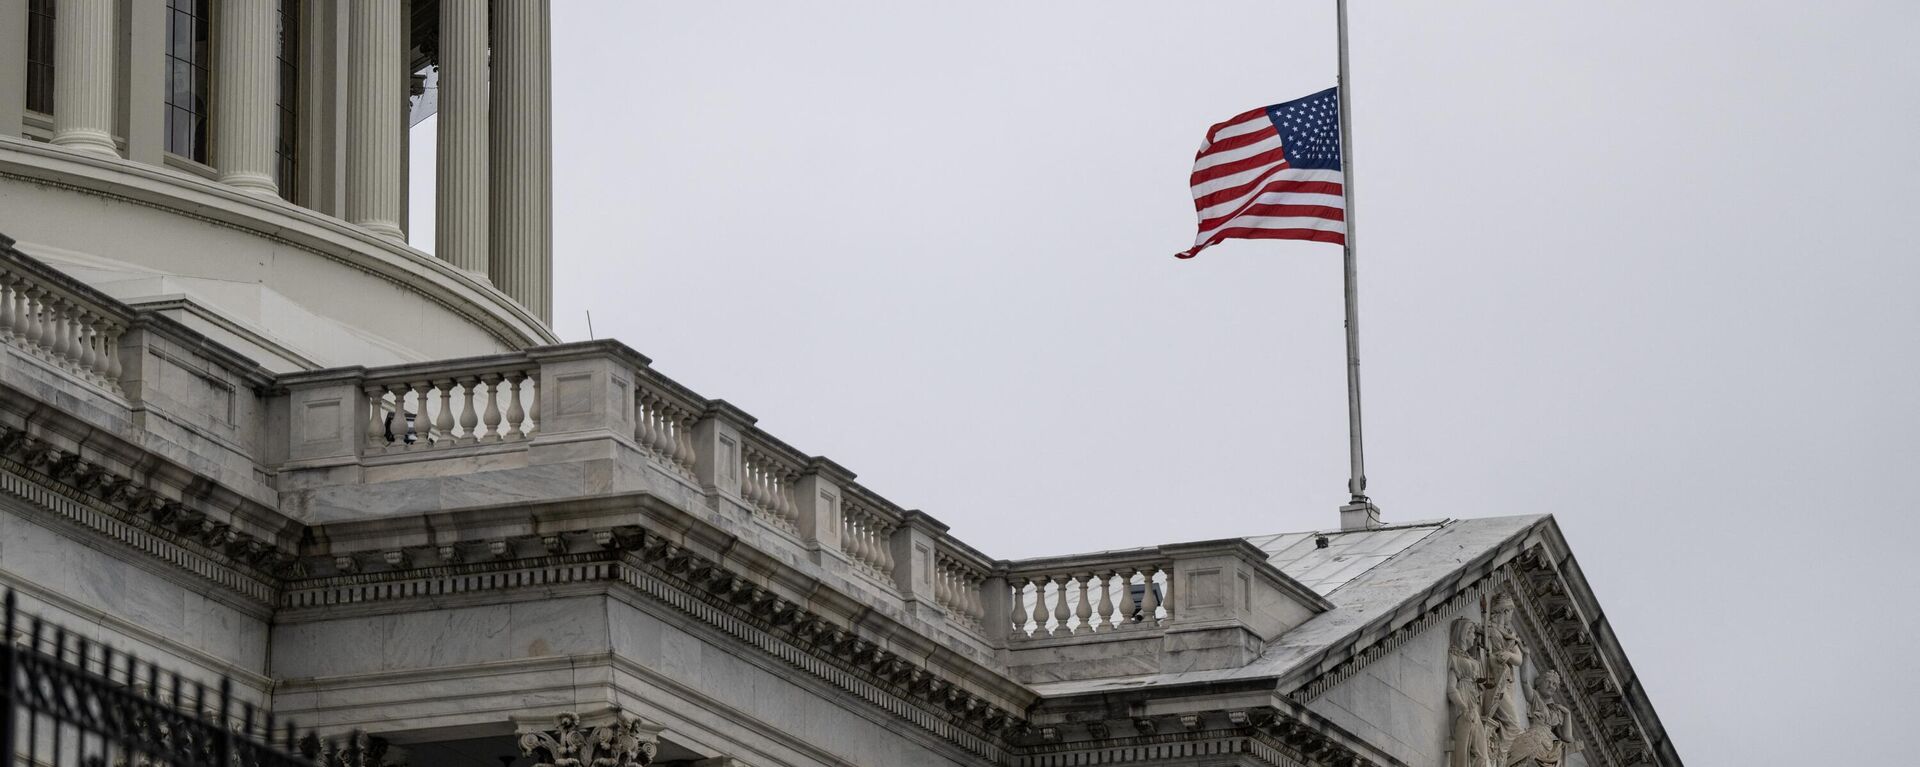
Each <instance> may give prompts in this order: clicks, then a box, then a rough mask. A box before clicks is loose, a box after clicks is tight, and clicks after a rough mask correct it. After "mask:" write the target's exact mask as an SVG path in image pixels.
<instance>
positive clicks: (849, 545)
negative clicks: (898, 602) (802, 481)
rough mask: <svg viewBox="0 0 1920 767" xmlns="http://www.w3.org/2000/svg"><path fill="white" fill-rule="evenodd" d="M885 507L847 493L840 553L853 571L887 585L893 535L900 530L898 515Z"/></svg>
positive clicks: (885, 505) (842, 514) (891, 561)
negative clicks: (850, 563) (843, 554)
mask: <svg viewBox="0 0 1920 767" xmlns="http://www.w3.org/2000/svg"><path fill="white" fill-rule="evenodd" d="M888 505H889V504H886V503H883V502H876V501H874V500H870V499H868V498H865V497H861V496H860V495H856V494H855V493H853V492H848V493H847V497H846V500H845V502H844V503H843V504H842V507H841V515H840V550H841V551H842V552H844V553H845V554H846V555H847V559H848V561H850V562H852V563H853V566H854V568H855V569H856V570H859V571H861V572H863V573H865V574H866V575H869V576H871V577H873V578H876V579H879V580H882V581H885V582H889V583H890V582H892V580H893V568H894V558H893V533H894V531H895V530H898V529H900V515H899V514H898V513H895V512H894V511H893V510H892V509H890V508H888Z"/></svg>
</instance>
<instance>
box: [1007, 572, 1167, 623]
mask: <svg viewBox="0 0 1920 767" xmlns="http://www.w3.org/2000/svg"><path fill="white" fill-rule="evenodd" d="M1006 582H1007V586H1008V588H1009V589H1010V593H1009V601H1010V603H1011V605H1012V610H1011V612H1010V614H1009V615H1008V616H1007V618H1008V620H1009V622H1010V623H1011V627H1012V634H1011V635H1010V636H1011V637H1012V638H1013V639H1014V640H1020V639H1026V638H1041V637H1051V636H1069V635H1079V634H1097V633H1101V632H1109V631H1121V630H1128V629H1143V628H1158V627H1161V626H1165V625H1167V624H1169V623H1172V622H1173V619H1174V612H1173V610H1174V607H1173V604H1174V603H1173V600H1172V585H1173V564H1172V562H1171V561H1170V560H1168V559H1166V558H1163V555H1161V553H1160V552H1159V551H1157V550H1139V551H1126V552H1112V553H1110V554H1104V555H1091V556H1087V557H1080V558H1073V559H1069V560H1065V561H1058V562H1047V563H1043V564H1041V565H1040V566H1039V567H1037V568H1036V567H1031V566H1029V567H1017V568H1015V569H1011V570H1009V571H1008V572H1007V581H1006Z"/></svg>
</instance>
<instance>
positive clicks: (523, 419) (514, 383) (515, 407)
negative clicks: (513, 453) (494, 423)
mask: <svg viewBox="0 0 1920 767" xmlns="http://www.w3.org/2000/svg"><path fill="white" fill-rule="evenodd" d="M525 380H527V374H526V373H524V372H521V371H518V370H515V371H513V372H511V373H508V374H507V396H508V399H507V433H508V434H511V435H513V438H514V439H516V440H522V439H526V438H527V409H526V407H525V406H522V405H521V404H520V384H521V382H523V381H525Z"/></svg>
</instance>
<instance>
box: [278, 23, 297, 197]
mask: <svg viewBox="0 0 1920 767" xmlns="http://www.w3.org/2000/svg"><path fill="white" fill-rule="evenodd" d="M279 64H280V96H279V101H278V102H277V103H276V104H275V107H276V109H275V110H274V112H275V117H276V119H278V120H279V126H278V127H279V131H278V138H277V139H276V140H275V141H274V145H273V156H274V165H275V169H276V171H277V173H276V181H277V182H278V183H279V184H280V196H281V197H285V198H286V199H287V200H288V201H289V202H292V201H294V199H293V187H294V181H295V180H296V179H298V178H299V175H298V171H299V169H300V168H299V165H300V130H299V128H300V122H299V120H300V0H281V3H280V61H279Z"/></svg>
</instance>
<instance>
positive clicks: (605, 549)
mask: <svg viewBox="0 0 1920 767" xmlns="http://www.w3.org/2000/svg"><path fill="white" fill-rule="evenodd" d="M553 552H561V553H558V554H555V553H553ZM301 564H302V567H303V568H304V569H306V570H307V571H309V572H327V573H331V574H330V575H322V576H318V577H309V578H304V579H301V580H297V581H291V582H289V583H288V584H287V587H286V590H285V593H284V597H283V601H282V605H283V606H284V607H287V608H293V609H300V608H313V607H321V606H328V605H342V604H371V603H376V602H382V601H390V600H401V599H410V598H418V597H425V596H441V595H446V594H456V593H466V592H478V591H486V590H492V589H500V588H513V587H519V586H535V585H540V586H544V585H550V584H558V583H579V584H587V583H593V582H602V583H605V582H613V581H620V582H624V583H626V584H628V585H630V586H634V587H636V588H638V589H639V590H641V591H642V592H644V593H648V594H649V595H650V596H653V597H656V598H657V599H659V600H660V601H663V602H665V603H667V604H669V605H670V606H673V607H675V608H677V609H679V610H681V611H682V612H685V613H688V614H690V615H693V616H694V617H695V618H698V619H700V620H702V621H703V622H706V623H708V624H709V625H713V626H715V627H717V628H720V629H721V630H722V631H726V632H727V633H730V634H734V635H736V636H738V637H740V638H742V639H746V640H748V641H749V642H750V643H754V644H757V645H759V646H760V647H761V649H762V650H766V651H769V652H771V653H773V654H774V655H776V656H777V657H780V658H781V659H782V660H784V661H787V662H789V663H791V664H793V665H796V666H799V667H800V668H802V669H803V670H805V671H808V672H809V673H812V674H814V675H815V676H818V677H821V678H823V679H826V680H827V681H829V682H830V683H833V684H834V685H835V686H837V687H840V688H842V689H846V690H848V691H850V692H853V693H855V694H856V695H860V696H862V697H864V698H866V699H867V700H868V701H869V702H872V703H875V704H876V705H880V706H882V707H883V708H886V709H887V710H889V711H890V712H891V713H894V714H896V715H899V716H903V717H905V718H907V719H909V720H911V721H914V722H915V723H916V724H919V725H921V726H922V727H924V728H926V729H928V730H930V731H932V732H934V733H935V734H936V735H939V736H941V737H943V738H945V739H947V740H949V741H952V742H954V743H956V744H958V745H961V746H963V747H966V748H968V749H969V750H971V751H974V752H975V753H979V754H981V755H983V756H989V757H997V756H999V755H1001V754H1002V753H1004V749H1005V739H1006V737H1007V735H1008V734H1009V733H1011V732H1012V731H1014V730H1015V729H1017V728H1018V727H1020V726H1022V725H1023V724H1024V719H1023V717H1022V716H1021V715H1019V714H1017V713H1015V712H1013V711H1010V710H1008V709H1006V708H1004V707H1002V706H1000V705H998V704H996V703H994V702H993V701H990V700H988V699H986V698H984V697H982V696H980V695H979V694H977V693H974V692H972V691H970V690H968V689H966V687H965V686H964V685H962V684H959V683H957V682H955V681H954V680H951V679H948V678H945V677H944V676H942V675H941V674H940V673H938V672H935V671H933V670H931V669H928V668H926V667H922V666H920V665H917V664H915V663H914V662H913V661H912V660H910V659H909V658H906V657H903V656H900V655H898V654H896V653H893V652H891V651H889V650H887V649H886V648H884V647H882V646H881V645H880V644H878V643H876V642H874V641H872V640H871V639H868V638H866V637H864V636H861V635H860V634H859V633H858V632H857V631H855V630H853V629H852V628H851V627H848V626H843V625H840V624H837V623H834V622H833V621H832V620H831V619H830V618H828V617H826V616H823V615H820V614H817V613H814V612H812V611H810V610H808V609H806V607H805V606H803V605H801V604H798V603H796V602H794V601H792V600H790V599H787V598H786V597H783V596H781V595H779V594H777V593H775V592H774V591H772V590H769V589H767V588H764V587H762V586H760V585H758V584H756V583H754V582H753V581H752V580H750V579H748V578H746V577H743V576H741V575H739V574H738V573H735V572H733V571H732V570H730V569H729V568H727V567H725V566H723V565H721V564H720V563H717V562H714V561H712V560H710V559H707V558H706V557H704V556H701V555H700V554H699V553H697V552H694V551H692V550H690V549H688V548H686V547H684V546H681V545H679V544H676V543H674V542H672V541H670V540H668V539H666V538H664V537H662V536H660V535H657V534H654V533H652V532H651V531H648V530H646V529H645V528H642V527H639V526H620V527H612V528H599V529H591V530H575V531H566V532H560V533H548V534H545V535H543V536H519V537H514V538H502V539H494V540H488V541H470V542H464V543H460V544H454V545H444V546H417V547H408V548H405V549H392V550H374V551H362V552H352V553H347V554H338V555H332V556H315V557H308V558H306V559H304V560H302V563H301ZM746 627H751V630H752V631H757V632H764V635H765V636H766V637H767V638H769V639H771V640H773V641H774V642H777V644H770V643H768V642H755V641H754V639H755V638H756V637H750V636H746V635H745V633H746V631H747V628H746ZM787 648H792V650H793V652H787V651H786V650H787ZM849 675H850V676H849ZM854 679H857V680H858V683H855V682H854ZM863 685H865V686H863ZM866 686H871V687H872V688H874V689H872V690H869V689H867V687H866ZM880 691H884V694H876V693H877V692H880ZM909 702H911V703H909ZM901 704H906V705H901ZM914 709H918V710H924V711H927V712H929V713H932V714H934V715H933V716H930V717H929V716H921V715H919V714H918V713H917V711H916V710H914Z"/></svg>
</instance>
